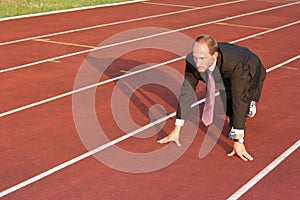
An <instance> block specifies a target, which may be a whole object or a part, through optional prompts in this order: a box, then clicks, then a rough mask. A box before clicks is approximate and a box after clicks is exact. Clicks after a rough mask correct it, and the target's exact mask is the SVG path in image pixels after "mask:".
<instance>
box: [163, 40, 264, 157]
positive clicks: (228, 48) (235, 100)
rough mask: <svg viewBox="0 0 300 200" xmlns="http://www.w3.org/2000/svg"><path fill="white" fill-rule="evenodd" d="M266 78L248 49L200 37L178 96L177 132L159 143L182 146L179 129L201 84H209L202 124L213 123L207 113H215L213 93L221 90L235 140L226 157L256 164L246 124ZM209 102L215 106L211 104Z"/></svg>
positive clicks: (260, 65)
mask: <svg viewBox="0 0 300 200" xmlns="http://www.w3.org/2000/svg"><path fill="white" fill-rule="evenodd" d="M265 76H266V70H265V68H264V66H263V65H262V63H261V61H260V60H259V58H258V57H257V56H256V55H255V54H254V53H252V52H251V51H250V50H249V49H247V48H245V47H241V46H237V45H233V44H229V43H217V42H216V40H215V39H214V38H213V37H211V36H210V35H201V36H199V37H198V38H197V39H196V40H195V42H194V44H193V50H192V52H191V53H190V54H188V55H187V57H186V69H185V79H184V82H183V85H182V88H181V93H180V96H179V102H178V108H177V112H176V122H175V128H174V130H173V131H172V132H171V133H170V135H168V136H167V137H165V138H163V139H161V140H159V141H158V143H167V142H175V143H176V144H177V145H178V146H181V144H180V142H179V133H180V129H181V127H182V126H183V124H184V120H185V119H186V118H187V117H188V114H189V111H190V109H191V104H192V103H193V102H192V101H193V98H192V97H193V95H194V93H195V90H196V86H197V84H198V82H199V80H200V81H202V82H206V83H208V84H207V96H206V102H205V105H204V109H203V114H202V122H203V123H204V124H205V125H207V126H208V125H209V124H211V123H212V114H209V112H207V111H209V110H211V109H210V108H209V106H210V107H212V109H213V106H214V89H215V88H218V89H220V94H221V99H222V101H223V104H224V107H225V110H226V115H227V116H228V117H229V121H230V125H231V126H232V129H231V132H230V133H229V138H230V139H233V140H234V145H233V150H232V152H231V153H229V154H227V155H228V156H233V155H234V154H237V155H238V156H239V157H240V158H241V159H243V160H245V161H247V160H253V157H252V156H251V155H250V154H249V153H248V152H247V150H246V148H245V145H244V130H245V126H246V124H245V122H246V117H247V116H248V117H253V116H254V115H255V113H256V107H255V102H257V101H258V100H259V97H260V94H261V89H262V85H263V81H264V79H265ZM220 82H222V84H219V83H220ZM220 85H223V87H222V86H220ZM208 86H209V87H210V88H211V87H214V88H212V89H213V95H212V94H210V95H209V93H208V91H209V88H208ZM216 86H219V87H216ZM210 90H211V89H210ZM210 93H211V92H210ZM209 96H210V97H209ZM212 97H213V98H212ZM210 99H212V103H211V102H209V101H208V100H210ZM210 101H211V100H210ZM209 104H210V105H209ZM211 104H212V105H211ZM207 113H208V114H207ZM207 116H208V118H207ZM207 119H208V120H207Z"/></svg>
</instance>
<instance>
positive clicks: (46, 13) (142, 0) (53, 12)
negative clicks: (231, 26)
mask: <svg viewBox="0 0 300 200" xmlns="http://www.w3.org/2000/svg"><path fill="white" fill-rule="evenodd" d="M145 1H149V0H131V1H125V2H119V3H110V4H102V5H96V6H85V7H80V8H70V9H66V10H56V11H50V12H42V13H36V14H28V15H20V16H14V17H5V18H0V22H1V21H8V20H14V19H23V18H28V17H39V16H44V15H52V14H59V13H66V12H73V11H81V10H88V9H94V8H101V7H110V6H119V5H125V4H132V3H139V2H145Z"/></svg>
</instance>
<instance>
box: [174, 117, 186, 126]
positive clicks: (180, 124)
mask: <svg viewBox="0 0 300 200" xmlns="http://www.w3.org/2000/svg"><path fill="white" fill-rule="evenodd" d="M183 125H184V119H176V121H175V126H183Z"/></svg>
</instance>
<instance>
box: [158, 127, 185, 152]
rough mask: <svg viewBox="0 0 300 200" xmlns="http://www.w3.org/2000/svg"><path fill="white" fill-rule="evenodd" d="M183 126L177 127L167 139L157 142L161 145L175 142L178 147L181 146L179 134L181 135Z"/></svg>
mask: <svg viewBox="0 0 300 200" xmlns="http://www.w3.org/2000/svg"><path fill="white" fill-rule="evenodd" d="M180 129H181V126H175V128H174V129H173V131H172V132H171V133H170V134H169V135H168V136H166V137H164V138H162V139H160V140H158V141H157V142H158V143H160V144H164V143H168V142H175V143H176V145H177V146H179V147H180V146H181V144H180V142H179V133H180Z"/></svg>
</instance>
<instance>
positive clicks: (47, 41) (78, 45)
mask: <svg viewBox="0 0 300 200" xmlns="http://www.w3.org/2000/svg"><path fill="white" fill-rule="evenodd" d="M32 41H36V42H46V43H53V44H61V45H66V46H75V47H84V48H89V49H95V48H97V47H94V46H89V45H84V44H74V43H69V42H59V41H53V40H50V39H34V40H32Z"/></svg>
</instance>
